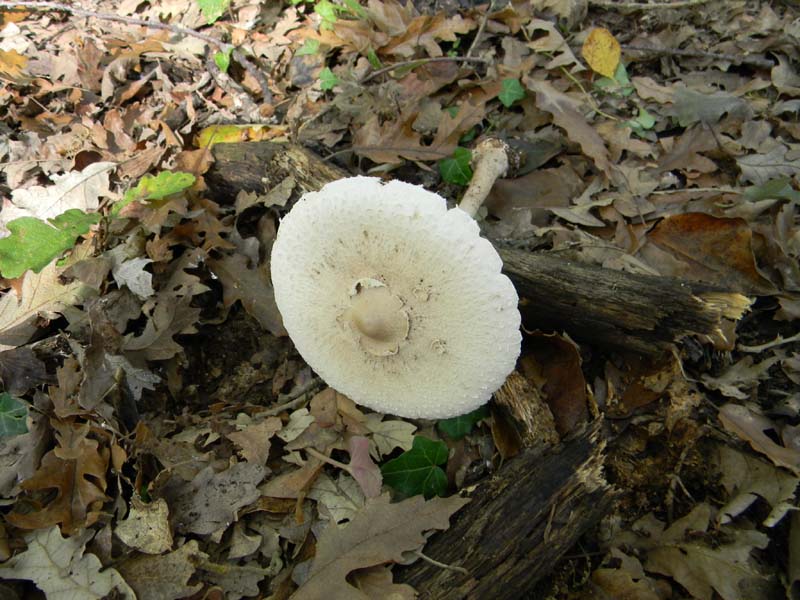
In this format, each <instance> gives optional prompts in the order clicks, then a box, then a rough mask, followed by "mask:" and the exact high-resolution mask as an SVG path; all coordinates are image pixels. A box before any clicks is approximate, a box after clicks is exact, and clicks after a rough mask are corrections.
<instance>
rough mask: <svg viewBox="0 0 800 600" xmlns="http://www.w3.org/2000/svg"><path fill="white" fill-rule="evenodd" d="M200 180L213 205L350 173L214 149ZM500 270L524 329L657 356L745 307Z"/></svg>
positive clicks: (648, 280) (564, 272)
mask: <svg viewBox="0 0 800 600" xmlns="http://www.w3.org/2000/svg"><path fill="white" fill-rule="evenodd" d="M212 152H213V154H214V158H215V159H216V162H215V164H214V165H213V166H212V168H211V170H210V171H209V172H208V173H207V175H206V182H207V183H208V186H209V190H210V191H211V193H212V196H213V197H214V199H216V200H218V201H225V200H226V199H227V201H228V202H232V201H233V198H235V197H236V194H237V193H238V192H239V190H247V191H255V192H258V193H262V194H263V193H266V192H267V191H268V190H269V189H271V188H272V187H273V186H275V185H277V184H278V183H280V182H281V181H283V180H284V179H285V178H286V177H292V178H293V179H294V181H295V182H296V188H295V189H296V191H297V192H298V194H302V193H305V192H308V191H315V190H318V189H319V188H321V187H322V186H323V185H325V184H326V183H328V182H329V181H333V180H334V179H339V178H341V177H346V176H348V173H346V172H344V171H343V170H341V169H339V168H338V167H335V166H333V165H330V164H328V163H326V162H324V161H323V160H321V159H320V158H319V157H317V156H316V155H314V154H313V153H311V152H309V151H308V150H305V149H304V148H301V147H300V146H296V145H293V144H277V143H273V142H243V143H236V144H217V145H216V146H214V147H213V149H212ZM498 252H499V253H500V256H501V258H502V259H503V262H504V270H505V272H506V273H507V274H508V275H509V277H510V278H511V280H512V281H513V282H514V284H515V285H516V287H517V290H518V292H519V295H520V297H524V298H525V299H526V304H527V306H526V307H523V317H524V323H525V325H526V327H527V328H529V329H531V328H533V327H542V328H545V329H555V330H564V331H566V332H568V333H569V334H570V336H572V337H573V338H575V339H577V340H582V341H589V342H593V343H600V344H603V345H611V346H614V347H617V348H621V349H625V350H631V351H635V352H640V353H643V354H655V353H660V352H663V351H664V350H665V349H666V348H668V347H669V346H670V345H671V344H672V343H674V342H675V341H677V340H679V339H681V338H682V337H684V336H686V335H699V336H705V337H709V338H714V337H718V336H721V335H722V320H723V318H729V319H734V320H736V319H738V318H739V317H740V316H741V315H742V313H743V312H744V311H745V310H746V309H747V307H748V306H749V305H750V302H749V300H748V299H747V298H746V297H745V296H743V295H741V294H738V293H735V292H729V291H725V290H714V289H711V288H708V287H705V286H701V285H698V284H693V283H690V282H686V281H681V280H678V279H671V278H668V277H654V276H649V275H634V274H630V273H625V272H622V271H613V270H610V269H603V268H601V267H595V266H591V265H586V264H581V263H577V262H574V261H569V260H565V259H563V258H558V257H554V256H548V255H547V254H542V253H531V252H524V251H520V250H514V249H506V248H498Z"/></svg>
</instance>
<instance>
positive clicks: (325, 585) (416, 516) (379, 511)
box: [291, 496, 469, 600]
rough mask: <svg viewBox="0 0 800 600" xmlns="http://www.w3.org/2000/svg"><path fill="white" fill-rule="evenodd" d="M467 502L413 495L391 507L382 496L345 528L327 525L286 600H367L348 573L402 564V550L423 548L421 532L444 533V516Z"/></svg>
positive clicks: (446, 522) (408, 550)
mask: <svg viewBox="0 0 800 600" xmlns="http://www.w3.org/2000/svg"><path fill="white" fill-rule="evenodd" d="M468 502H469V500H468V499H466V498H458V497H456V496H451V497H449V498H433V499H431V500H428V501H426V500H425V499H424V498H423V497H422V496H414V497H413V498H409V499H407V500H404V501H402V502H398V503H396V504H390V503H389V498H388V496H380V497H378V498H375V499H373V500H371V501H368V502H367V504H366V506H365V507H364V509H363V510H361V511H360V512H358V513H357V514H356V516H355V517H354V518H353V520H352V521H351V522H350V523H349V524H347V525H345V526H344V527H338V526H336V525H333V524H332V525H330V526H328V528H327V529H325V531H323V532H322V536H321V537H320V538H319V541H318V542H317V554H316V556H315V557H314V562H313V563H312V565H311V570H310V571H309V574H308V579H306V581H305V582H304V583H303V585H301V586H300V589H298V590H297V591H296V592H295V593H294V594H293V595H292V596H291V600H317V599H318V598H326V600H356V599H362V600H363V599H368V598H369V596H368V595H366V594H365V593H364V592H360V591H358V590H356V588H354V587H353V586H352V585H350V583H348V581H347V576H348V575H349V574H350V573H351V572H353V571H355V570H356V569H365V568H368V567H374V566H377V565H382V564H386V563H389V562H400V561H402V560H403V553H404V552H410V551H412V550H416V549H419V548H421V547H422V546H424V545H425V540H426V538H425V536H424V535H423V532H425V531H430V530H431V529H447V528H448V527H449V526H450V523H449V519H450V516H451V515H452V514H453V513H455V512H456V511H457V510H459V509H460V508H461V507H463V506H464V505H465V504H467V503H468Z"/></svg>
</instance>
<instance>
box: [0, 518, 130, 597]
mask: <svg viewBox="0 0 800 600" xmlns="http://www.w3.org/2000/svg"><path fill="white" fill-rule="evenodd" d="M91 535H92V534H91V533H90V532H86V533H84V534H82V535H78V536H74V537H68V538H62V537H61V533H60V532H59V530H58V527H50V528H49V529H40V530H39V531H34V532H32V533H29V534H27V535H26V536H25V541H26V543H27V544H28V548H27V549H26V550H25V551H24V552H21V553H19V554H17V555H15V556H12V557H11V559H9V560H8V561H7V562H5V563H4V564H2V565H0V573H2V574H3V576H4V578H5V579H29V580H30V581H33V583H35V584H36V587H38V588H39V589H40V590H42V591H43V592H44V593H45V594H47V598H48V600H78V599H80V600H84V599H85V600H93V599H97V600H100V599H101V598H105V597H106V596H108V595H109V594H111V592H116V594H119V595H121V596H122V597H123V598H129V599H130V600H135V599H136V595H135V594H134V592H133V590H132V589H131V588H130V587H129V586H128V584H127V583H125V580H124V579H122V576H121V575H120V574H119V572H118V571H117V570H116V569H113V568H107V569H103V565H102V564H101V563H100V560H99V559H98V558H97V556H95V555H94V554H91V553H86V552H85V548H86V542H87V541H89V539H90V538H91Z"/></svg>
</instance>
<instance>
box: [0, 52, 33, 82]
mask: <svg viewBox="0 0 800 600" xmlns="http://www.w3.org/2000/svg"><path fill="white" fill-rule="evenodd" d="M27 64H28V59H27V58H26V57H25V56H22V54H20V53H19V52H17V51H16V50H9V51H8V52H6V51H5V50H0V78H2V79H9V80H11V81H14V82H20V81H23V80H26V79H27V77H26V76H25V74H24V73H23V72H22V70H23V69H24V68H25V65H27Z"/></svg>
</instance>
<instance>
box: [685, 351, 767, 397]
mask: <svg viewBox="0 0 800 600" xmlns="http://www.w3.org/2000/svg"><path fill="white" fill-rule="evenodd" d="M779 361H780V358H779V357H777V356H773V357H772V358H766V359H764V360H762V361H761V362H760V363H755V364H754V359H753V357H752V356H745V357H744V358H742V359H741V360H739V361H738V362H736V363H734V364H732V365H731V366H729V367H728V368H727V369H726V370H725V371H724V372H723V373H722V374H721V375H719V377H712V376H711V375H709V374H708V373H703V375H702V377H701V379H702V381H703V385H705V386H706V387H708V388H711V389H712V390H717V391H719V392H720V393H722V394H723V395H725V396H727V397H728V398H737V399H739V400H747V399H748V398H750V396H751V395H752V394H753V392H754V391H755V388H756V387H757V386H758V382H759V381H760V380H762V379H766V378H767V377H768V376H769V368H770V367H771V366H772V365H774V364H775V363H777V362H779Z"/></svg>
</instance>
